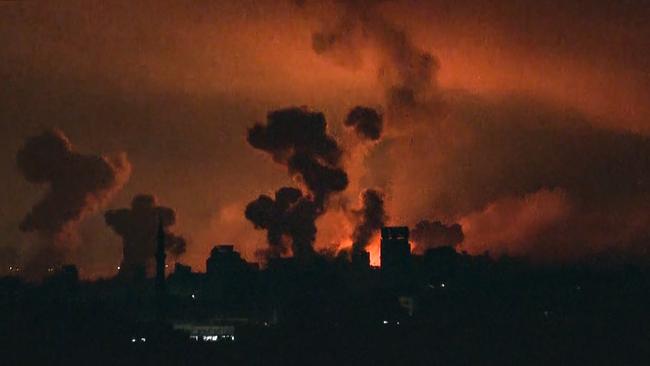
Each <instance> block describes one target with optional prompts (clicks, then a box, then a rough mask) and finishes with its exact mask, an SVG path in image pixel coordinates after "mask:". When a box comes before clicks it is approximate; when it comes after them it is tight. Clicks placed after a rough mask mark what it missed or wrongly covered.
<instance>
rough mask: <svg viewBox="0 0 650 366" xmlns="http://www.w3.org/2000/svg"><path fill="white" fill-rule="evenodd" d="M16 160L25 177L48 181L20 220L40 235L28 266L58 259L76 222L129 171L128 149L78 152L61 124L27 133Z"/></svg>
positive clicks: (100, 202)
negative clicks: (114, 152) (59, 127)
mask: <svg viewBox="0 0 650 366" xmlns="http://www.w3.org/2000/svg"><path fill="white" fill-rule="evenodd" d="M16 164H17V166H18V170H19V171H20V172H21V174H22V175H23V176H24V177H25V179H26V180H27V181H28V182H30V183H33V184H45V185H47V191H46V193H45V195H44V197H43V198H42V199H41V200H40V201H39V202H38V203H36V205H34V207H32V209H31V211H30V212H29V213H28V214H27V215H26V216H25V218H24V219H23V221H22V222H21V224H20V229H21V230H22V231H24V232H36V233H38V234H39V236H40V237H41V238H42V244H41V247H40V248H39V249H38V251H39V252H38V253H37V254H36V256H35V258H33V259H32V261H33V263H31V264H30V265H28V266H29V267H33V268H27V269H26V270H27V271H32V272H42V271H43V270H44V269H47V268H48V267H50V266H52V265H58V264H61V263H60V262H61V261H62V260H64V259H65V254H66V251H67V249H69V245H70V244H71V242H72V241H74V240H75V238H76V227H77V225H78V224H79V222H81V221H82V220H83V219H84V217H86V216H87V215H89V214H91V213H93V212H95V211H96V210H97V209H99V208H100V207H102V206H103V205H104V204H106V203H107V202H108V201H109V200H110V199H111V197H112V196H113V194H114V193H115V192H117V191H118V190H119V189H120V188H121V187H122V186H123V185H124V183H125V182H126V181H127V180H128V177H129V175H130V171H131V166H130V164H129V162H128V161H127V159H126V155H124V154H121V155H118V156H117V157H114V158H109V157H106V156H102V155H84V154H80V153H78V152H76V151H75V150H74V147H73V145H72V144H71V143H70V141H69V140H68V138H67V137H66V136H65V135H64V134H63V132H61V131H59V130H49V131H46V132H44V133H42V134H40V135H38V136H34V137H31V138H29V139H27V141H26V142H25V144H24V145H23V147H22V148H21V149H20V150H19V151H18V153H17V155H16Z"/></svg>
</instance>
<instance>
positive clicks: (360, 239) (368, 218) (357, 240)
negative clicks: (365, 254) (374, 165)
mask: <svg viewBox="0 0 650 366" xmlns="http://www.w3.org/2000/svg"><path fill="white" fill-rule="evenodd" d="M361 201H362V203H363V206H362V208H361V209H360V210H359V211H356V214H357V215H358V216H359V222H358V223H357V226H356V227H355V229H354V234H353V241H352V251H353V253H359V252H362V251H364V250H365V248H366V246H367V245H368V243H369V242H370V239H371V238H372V235H373V234H375V233H377V232H378V231H379V230H380V229H381V228H382V226H384V223H385V222H386V219H387V217H386V212H385V211H384V196H383V194H382V193H381V192H380V191H377V190H374V189H367V190H365V191H364V192H363V193H362V194H361Z"/></svg>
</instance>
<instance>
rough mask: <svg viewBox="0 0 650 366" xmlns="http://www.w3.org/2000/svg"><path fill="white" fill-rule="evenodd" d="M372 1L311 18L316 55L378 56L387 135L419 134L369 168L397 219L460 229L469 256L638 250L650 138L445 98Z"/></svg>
mask: <svg viewBox="0 0 650 366" xmlns="http://www.w3.org/2000/svg"><path fill="white" fill-rule="evenodd" d="M379 3H380V2H379V1H349V2H348V1H345V2H344V1H335V2H334V4H335V7H336V9H337V11H336V12H335V14H334V15H333V16H329V15H331V13H326V12H324V13H323V14H327V15H325V17H327V18H324V19H323V18H322V15H320V14H318V16H321V20H322V23H323V26H322V28H321V29H320V30H319V31H317V32H316V33H314V34H313V48H314V51H315V52H317V53H318V54H321V55H324V56H327V57H330V58H331V59H334V60H335V61H341V60H344V59H351V60H360V59H361V50H362V49H363V48H365V47H367V48H371V49H373V50H374V51H376V52H377V54H378V62H379V69H380V70H379V71H380V72H379V80H380V82H381V83H383V85H384V87H385V90H386V106H385V107H386V111H387V112H386V115H387V118H386V120H387V122H388V125H387V127H390V126H396V125H400V127H401V126H404V125H405V123H410V122H414V123H415V124H414V125H413V126H420V127H422V128H419V129H418V130H417V131H415V130H413V129H410V128H407V129H401V130H402V131H403V133H401V134H396V135H395V136H394V137H395V138H393V139H391V140H390V141H388V143H389V146H388V144H384V147H387V148H385V149H382V150H381V151H380V153H383V154H384V155H385V156H384V157H383V159H376V161H377V163H376V165H375V166H369V167H368V170H369V171H370V172H372V174H375V175H376V177H377V180H378V181H380V182H378V183H376V182H372V183H373V184H375V185H378V186H380V187H382V188H384V189H390V196H391V197H395V198H396V199H395V200H394V201H390V202H387V211H388V212H390V213H391V215H392V216H396V217H400V218H401V220H404V221H406V222H409V221H410V222H417V220H419V218H420V217H425V216H426V217H432V216H433V217H439V218H441V219H442V220H443V221H445V222H459V223H461V224H462V227H463V231H465V236H466V238H465V240H464V242H463V243H462V244H461V246H462V249H463V250H468V251H469V252H471V253H482V251H484V250H489V251H490V253H492V254H495V255H499V254H504V253H505V254H516V255H526V256H530V257H535V258H548V259H558V258H576V257H580V256H585V255H590V254H593V253H595V252H601V251H603V250H610V249H611V250H615V251H620V252H623V253H628V254H630V253H635V254H636V253H643V252H644V251H645V249H646V248H647V245H648V244H647V243H648V238H650V230H648V227H650V225H648V221H650V220H648V219H647V217H650V214H649V213H650V211H649V210H648V209H647V205H645V204H644V203H643V202H647V200H648V199H649V198H650V176H649V172H650V159H649V158H648V157H649V156H650V139H648V138H647V137H645V136H642V135H639V134H634V133H629V132H620V131H613V130H606V129H602V128H598V127H595V126H602V125H603V124H602V123H599V121H597V120H596V119H594V118H591V117H590V116H585V115H579V114H578V113H576V112H575V111H573V110H570V109H569V108H567V106H565V105H556V106H554V105H547V104H541V103H540V102H539V101H535V100H531V99H528V98H524V97H521V96H519V97H516V96H515V97H513V96H508V98H503V99H497V100H495V99H489V98H487V97H484V96H469V95H467V94H465V93H463V92H458V93H457V92H451V91H445V90H441V89H440V88H439V86H438V84H437V75H436V73H437V70H438V64H437V61H436V60H435V57H432V56H431V55H430V54H429V53H428V52H426V51H423V50H422V49H420V48H419V47H417V46H416V45H415V44H414V43H413V42H412V40H411V39H410V38H409V37H408V35H407V34H405V33H404V32H402V31H401V30H399V29H397V28H396V27H395V26H393V25H392V24H390V23H389V22H387V21H386V20H385V19H384V18H383V17H382V14H381V9H380V7H379V6H378V4H379ZM306 4H307V5H305V6H304V7H305V8H308V4H309V2H306ZM328 16H329V17H328ZM340 63H341V64H342V65H344V66H345V65H349V64H346V63H345V62H340ZM443 112H444V113H443ZM391 132H392V130H391ZM414 132H415V133H414ZM378 150H379V149H378ZM549 192H550V193H549ZM490 230H493V231H494V232H495V233H501V234H503V235H498V234H492V235H491V234H489V231H490ZM479 233H480V234H479Z"/></svg>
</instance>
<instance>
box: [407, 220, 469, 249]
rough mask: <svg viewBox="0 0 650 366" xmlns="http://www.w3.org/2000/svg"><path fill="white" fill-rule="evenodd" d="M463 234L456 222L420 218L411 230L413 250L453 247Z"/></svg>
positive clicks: (462, 237) (461, 239) (458, 242)
mask: <svg viewBox="0 0 650 366" xmlns="http://www.w3.org/2000/svg"><path fill="white" fill-rule="evenodd" d="M464 238H465V236H464V235H463V228H462V227H461V226H460V225H458V224H451V225H445V224H443V223H442V222H440V221H429V220H422V221H420V222H418V223H417V224H416V225H415V227H414V228H413V229H412V230H411V239H413V241H414V242H415V249H414V250H415V251H416V252H420V253H421V252H424V251H426V250H427V249H430V248H437V247H455V246H456V245H458V244H460V243H461V242H462V241H463V239H464Z"/></svg>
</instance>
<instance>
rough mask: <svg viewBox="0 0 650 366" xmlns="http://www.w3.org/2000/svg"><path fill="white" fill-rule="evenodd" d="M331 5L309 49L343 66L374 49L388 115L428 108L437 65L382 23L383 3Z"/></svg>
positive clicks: (426, 53) (398, 30) (435, 87)
mask: <svg viewBox="0 0 650 366" xmlns="http://www.w3.org/2000/svg"><path fill="white" fill-rule="evenodd" d="M309 3H310V2H304V4H302V5H300V6H301V7H308V6H309ZM334 3H335V4H336V6H337V10H338V11H337V13H336V15H335V17H333V18H332V19H321V20H322V23H323V24H324V25H323V27H322V29H320V30H319V31H317V32H314V33H313V34H312V48H313V50H314V51H315V52H316V53H318V54H320V55H325V56H328V57H330V58H333V59H335V60H336V61H338V62H339V63H341V64H343V65H346V64H347V63H348V62H347V61H346V60H349V59H353V60H358V59H361V55H360V54H361V50H362V48H364V47H373V48H375V49H376V50H377V51H378V52H379V58H380V64H379V75H378V77H379V80H380V82H381V83H382V84H383V85H384V86H385V93H386V99H387V104H388V108H389V110H391V111H398V112H399V111H404V108H406V109H408V108H411V107H414V106H416V105H422V104H423V103H425V101H427V103H428V104H430V102H431V98H430V97H431V94H432V93H437V90H436V89H437V85H436V80H437V75H436V74H437V72H438V68H439V65H438V61H437V59H436V58H435V57H434V56H433V55H432V54H430V53H429V52H426V51H424V50H422V49H420V48H419V47H417V46H415V44H413V42H412V40H411V39H410V37H409V36H408V35H407V34H406V33H405V32H404V31H403V30H401V29H398V28H397V27H395V26H394V25H393V24H391V23H390V22H388V21H386V20H385V19H384V18H383V16H382V15H381V14H380V12H379V10H378V5H379V4H380V3H382V1H363V0H358V1H335V2H334ZM320 14H321V13H320V12H319V15H320Z"/></svg>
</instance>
